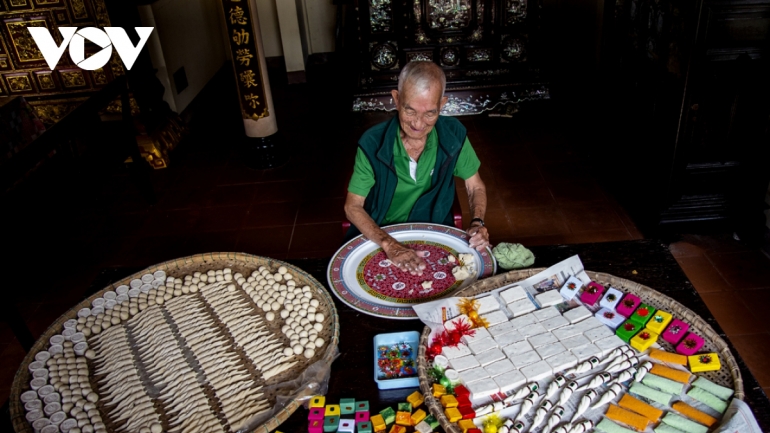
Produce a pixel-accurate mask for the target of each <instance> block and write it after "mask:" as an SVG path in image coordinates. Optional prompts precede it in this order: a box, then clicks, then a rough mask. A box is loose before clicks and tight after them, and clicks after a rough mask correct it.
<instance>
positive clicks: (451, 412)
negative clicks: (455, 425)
mask: <svg viewBox="0 0 770 433" xmlns="http://www.w3.org/2000/svg"><path fill="white" fill-rule="evenodd" d="M444 415H446V417H447V419H448V420H449V422H457V421H460V420H461V419H463V414H461V413H460V411H459V410H457V408H455V407H448V408H446V409H444Z"/></svg>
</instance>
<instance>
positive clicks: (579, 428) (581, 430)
mask: <svg viewBox="0 0 770 433" xmlns="http://www.w3.org/2000/svg"><path fill="white" fill-rule="evenodd" d="M593 428H594V423H593V422H591V421H583V422H581V423H580V424H575V425H573V426H572V430H570V431H569V433H585V432H588V431H591V429H593Z"/></svg>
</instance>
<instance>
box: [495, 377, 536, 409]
mask: <svg viewBox="0 0 770 433" xmlns="http://www.w3.org/2000/svg"><path fill="white" fill-rule="evenodd" d="M539 388H540V386H539V385H538V384H537V382H531V383H528V384H526V385H524V386H522V387H521V388H520V389H519V390H518V391H516V392H515V393H513V394H511V395H510V396H508V397H506V398H505V400H503V403H505V405H506V406H510V405H511V403H513V402H514V401H516V400H519V399H521V398H524V397H526V396H527V395H528V394H529V393H531V392H535V391H537V390H538V389H539Z"/></svg>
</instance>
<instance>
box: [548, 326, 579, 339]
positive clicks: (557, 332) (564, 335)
mask: <svg viewBox="0 0 770 433" xmlns="http://www.w3.org/2000/svg"><path fill="white" fill-rule="evenodd" d="M551 333H552V334H553V335H554V336H556V338H558V339H559V340H566V339H568V338H570V337H574V336H576V335H579V334H582V333H583V332H581V331H580V330H579V329H576V328H575V325H568V326H562V327H561V328H559V329H554V330H553V331H551Z"/></svg>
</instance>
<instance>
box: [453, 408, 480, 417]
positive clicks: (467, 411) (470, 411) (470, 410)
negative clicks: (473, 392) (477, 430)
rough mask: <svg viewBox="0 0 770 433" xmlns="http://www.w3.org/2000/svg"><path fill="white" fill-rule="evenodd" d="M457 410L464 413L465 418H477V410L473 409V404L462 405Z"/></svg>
mask: <svg viewBox="0 0 770 433" xmlns="http://www.w3.org/2000/svg"><path fill="white" fill-rule="evenodd" d="M457 410H459V411H460V413H461V414H463V419H473V418H476V411H474V410H473V407H472V406H460V407H458V408H457Z"/></svg>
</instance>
